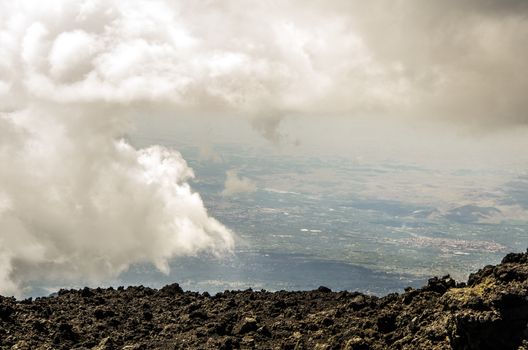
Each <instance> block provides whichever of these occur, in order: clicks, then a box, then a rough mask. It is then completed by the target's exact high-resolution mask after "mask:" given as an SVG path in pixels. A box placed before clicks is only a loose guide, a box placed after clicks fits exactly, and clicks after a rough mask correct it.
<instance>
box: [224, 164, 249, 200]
mask: <svg viewBox="0 0 528 350" xmlns="http://www.w3.org/2000/svg"><path fill="white" fill-rule="evenodd" d="M256 190H257V186H256V185H255V183H254V182H253V181H251V180H250V179H248V178H247V177H239V176H238V174H237V171H236V170H234V169H231V170H228V171H226V180H225V182H224V190H223V191H222V195H223V196H232V195H235V194H238V193H248V192H255V191H256Z"/></svg>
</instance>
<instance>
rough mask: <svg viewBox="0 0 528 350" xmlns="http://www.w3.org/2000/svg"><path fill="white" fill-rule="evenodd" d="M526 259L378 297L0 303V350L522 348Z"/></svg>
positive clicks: (61, 296) (527, 303)
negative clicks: (465, 278)
mask: <svg viewBox="0 0 528 350" xmlns="http://www.w3.org/2000/svg"><path fill="white" fill-rule="evenodd" d="M527 323H528V251H527V252H526V253H524V254H509V255H507V256H506V257H505V258H504V259H503V261H502V263H501V264H499V265H497V266H486V267H484V268H483V269H481V270H480V271H478V272H477V273H475V274H472V275H471V276H470V277H469V280H468V282H467V284H466V283H456V282H455V281H454V280H452V279H451V278H449V277H448V276H446V277H443V278H432V279H430V280H429V283H428V285H427V286H424V287H423V288H421V289H416V290H415V289H407V290H406V291H405V293H403V294H390V295H387V296H385V297H382V298H378V297H375V296H369V295H364V294H360V293H353V292H352V293H351V292H332V291H330V290H329V289H328V288H325V287H320V288H319V289H318V290H314V291H308V292H284V291H281V292H274V293H271V292H266V291H251V290H246V291H230V292H224V293H219V294H216V295H214V296H211V295H209V294H207V293H203V294H198V293H193V292H184V291H182V289H181V288H180V287H179V286H178V285H177V284H173V285H169V286H166V287H164V288H162V289H160V290H155V289H150V288H145V287H128V288H121V287H120V288H118V289H112V288H109V289H99V288H98V289H88V288H85V289H82V290H61V291H60V292H59V293H58V295H57V296H55V297H46V298H36V299H34V300H32V299H27V300H23V301H16V300H15V299H13V298H4V297H0V349H77V350H81V349H97V350H104V349H128V350H133V349H136V350H138V349H253V348H255V349H292V350H293V349H321V350H322V349H350V350H352V349H354V350H356V349H358V350H359V349H528V328H527Z"/></svg>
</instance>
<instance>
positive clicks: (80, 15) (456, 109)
mask: <svg viewBox="0 0 528 350" xmlns="http://www.w3.org/2000/svg"><path fill="white" fill-rule="evenodd" d="M527 12H528V6H527V5H526V2H523V1H498V0H487V1H476V0H471V1H464V2H459V1H454V0H453V1H451V0H449V1H442V2H438V1H432V0H431V1H422V0H410V1H405V2H401V1H399V2H394V1H369V2H364V1H344V0H343V1H340V0H338V1H332V2H327V1H318V0H312V1H308V2H306V1H302V2H301V1H298V0H291V1H282V2H280V3H275V2H273V3H272V2H257V1H255V2H253V1H250V2H247V1H238V0H226V1H221V2H220V1H213V2H211V1H206V2H179V1H162V0H153V1H142V0H132V1H126V2H124V1H112V0H111V1H101V0H84V1H81V0H79V1H48V2H42V1H40V2H37V1H35V0H22V1H2V2H0V52H1V53H2V54H1V55H0V113H1V114H0V136H1V137H0V161H1V164H2V167H1V168H0V210H1V212H0V231H1V232H2V236H1V238H0V239H1V241H2V242H1V244H0V247H1V248H0V261H1V262H2V264H1V265H0V266H2V268H0V278H1V279H2V281H1V284H0V285H2V286H7V287H2V288H3V289H2V290H1V292H4V293H11V292H13V291H14V290H15V289H20V288H23V287H24V286H27V285H28V284H29V283H30V281H31V280H34V279H36V278H41V277H40V276H43V277H42V278H44V279H49V280H53V279H60V278H68V279H70V280H76V279H81V278H84V276H88V277H90V278H93V279H101V278H106V277H109V276H114V275H116V274H117V273H119V272H120V271H123V270H124V269H126V268H127V267H128V266H129V265H130V264H131V263H134V262H138V261H150V262H153V263H154V264H156V265H157V266H158V267H159V268H161V269H165V268H166V262H167V259H170V258H171V257H173V256H178V255H181V254H195V253H196V252H198V251H201V250H209V251H213V252H219V251H222V250H224V249H227V250H229V248H230V247H232V244H233V241H232V236H231V233H230V232H229V230H227V229H226V228H225V227H223V226H222V225H221V224H219V223H218V222H217V221H215V220H214V219H212V218H210V217H209V216H208V215H207V212H206V210H205V209H204V206H203V203H202V202H201V199H200V197H199V196H198V195H197V194H195V193H193V192H192V190H191V189H190V187H189V185H188V183H187V182H186V181H187V180H188V179H189V178H190V176H191V171H190V169H189V168H188V167H187V165H186V164H185V162H184V160H183V159H182V158H181V156H180V155H179V153H177V152H176V151H173V150H168V149H163V148H159V147H153V148H147V149H134V148H133V147H132V146H130V145H129V144H127V143H126V142H124V141H122V140H121V138H122V137H123V135H124V134H125V133H126V132H127V130H128V128H129V127H130V126H129V120H130V119H129V115H130V114H132V111H134V110H137V109H141V108H142V107H149V106H154V105H155V106H156V108H160V109H166V110H170V112H171V113H173V114H176V115H179V114H180V115H181V114H185V115H192V116H194V115H195V116H196V117H200V116H201V115H204V114H209V115H210V114H211V113H212V112H214V113H218V114H220V113H226V114H230V115H237V116H239V117H240V118H247V119H249V120H257V122H255V125H256V128H257V129H258V130H260V131H261V133H262V134H263V135H264V136H267V137H268V138H270V139H272V140H273V139H275V140H279V139H280V138H281V135H282V134H281V133H280V132H279V131H278V129H277V128H278V126H279V125H280V121H281V118H284V117H286V116H290V115H291V116H296V117H299V118H301V117H306V116H318V117H321V118H326V117H327V116H331V115H341V116H347V117H350V116H355V115H361V116H369V117H371V118H379V117H380V116H384V117H391V118H394V119H397V118H410V119H413V120H414V119H419V120H421V119H427V120H428V119H441V120H449V121H451V122H456V123H460V124H462V125H472V126H477V127H480V128H486V129H488V130H494V129H495V128H496V127H497V126H501V127H508V126H516V125H519V124H527V122H528V115H527V114H526V111H527V110H528V102H527V101H528V100H527V99H526V98H525V91H526V90H527V88H528V78H527V76H526V74H524V73H525V72H526V71H527V68H528V67H527V65H528V63H527V61H526V60H525V57H526V56H527V53H528V52H527V50H528V45H526V44H527V43H526V38H527V37H528V23H527V20H526V18H527V16H526V15H527ZM258 120H262V121H258ZM229 176H230V175H229V174H228V180H229ZM231 182H232V183H233V184H234V185H229V184H228V185H229V186H231V187H233V186H234V187H233V188H237V187H238V188H245V189H246V190H248V189H252V188H253V189H254V187H252V186H251V183H250V182H245V180H244V179H239V178H238V177H237V175H236V173H232V175H231ZM229 186H228V187H229ZM226 189H228V188H226ZM230 191H231V190H228V192H227V193H230Z"/></svg>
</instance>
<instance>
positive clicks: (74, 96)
mask: <svg viewBox="0 0 528 350" xmlns="http://www.w3.org/2000/svg"><path fill="white" fill-rule="evenodd" d="M32 5H34V4H33V3H32V1H23V2H21V3H20V2H17V3H9V2H6V3H4V4H2V13H3V15H2V16H3V18H2V23H4V25H3V26H2V29H1V30H2V36H1V38H2V39H0V40H2V41H1V45H2V47H3V49H4V50H3V52H5V54H4V57H3V58H2V59H1V61H0V62H1V63H0V81H2V84H1V86H3V87H4V88H2V89H0V91H2V90H5V86H15V85H17V84H18V85H19V84H20V81H23V85H24V86H23V89H24V90H26V91H27V92H28V93H30V94H32V95H34V96H38V97H39V98H42V99H46V100H51V101H55V102H61V103H79V102H81V101H85V102H98V103H101V102H112V103H119V104H130V103H138V101H142V102H148V101H150V102H153V101H154V102H156V103H160V102H166V103H169V104H172V106H173V107H174V108H177V109H183V110H186V111H188V112H189V111H194V112H197V111H199V112H207V111H215V112H220V111H227V112H230V113H239V114H240V115H247V116H249V117H251V118H255V117H256V118H257V119H260V118H261V116H266V115H270V119H271V120H272V121H273V120H276V119H277V116H279V119H280V118H281V117H282V116H288V115H299V114H317V115H332V114H335V115H358V114H359V115H367V114H370V115H373V116H380V115H390V116H392V117H397V116H400V117H413V118H419V119H430V118H440V119H447V120H450V121H456V122H459V123H465V124H467V125H476V126H482V127H487V126H489V125H503V126H507V125H515V124H519V123H522V124H526V122H527V121H528V117H527V116H526V113H525V111H526V108H527V107H528V106H527V104H526V103H527V102H526V99H525V98H524V96H523V93H522V92H523V91H525V90H526V87H527V86H528V79H527V78H526V77H525V75H524V74H520V73H522V72H524V71H526V68H527V63H526V62H525V60H523V57H525V56H526V53H527V52H526V50H527V49H526V47H527V45H526V42H525V38H526V37H527V34H528V23H527V21H526V14H527V13H528V7H527V6H526V5H525V4H524V3H523V2H522V1H492V0H489V1H484V2H482V1H464V2H463V3H460V2H458V1H442V2H437V1H418V0H414V1H412V0H411V1H405V2H392V1H379V0H378V1H371V2H368V3H365V2H360V1H334V2H331V3H328V2H322V1H309V2H308V3H306V2H300V1H295V0H292V1H285V2H281V3H280V4H273V5H272V4H269V3H259V2H254V3H251V4H249V3H247V2H240V1H236V0H231V1H223V2H192V3H183V2H168V1H159V0H158V1H149V2H145V1H139V0H136V1H130V2H127V3H123V2H117V1H110V2H102V1H95V0H91V1H73V2H65V1H62V2H61V1H59V2H54V3H53V4H45V5H39V6H38V7H36V6H32ZM10 14H17V15H16V16H15V15H12V16H11V15H10ZM218 28H222V29H221V30H218ZM388 28H390V29H388ZM20 53H21V56H22V62H20V60H19V59H18V58H17V56H19V55H20ZM17 68H22V69H23V72H24V74H23V76H20V74H17V73H15V74H13V73H12V71H14V72H20V70H19V69H17ZM14 91H18V90H17V89H14ZM4 95H6V94H5V93H4ZM7 95H10V94H9V93H8V94H7ZM264 119H265V118H264ZM257 124H258V125H269V123H268V124H266V123H264V122H262V123H260V122H259V123H257ZM271 124H273V123H271ZM275 124H277V123H276V122H275ZM263 130H264V134H265V135H270V136H271V137H276V132H273V131H271V132H270V131H269V130H270V129H269V128H264V129H263Z"/></svg>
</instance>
